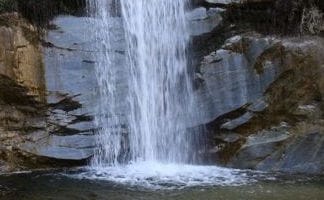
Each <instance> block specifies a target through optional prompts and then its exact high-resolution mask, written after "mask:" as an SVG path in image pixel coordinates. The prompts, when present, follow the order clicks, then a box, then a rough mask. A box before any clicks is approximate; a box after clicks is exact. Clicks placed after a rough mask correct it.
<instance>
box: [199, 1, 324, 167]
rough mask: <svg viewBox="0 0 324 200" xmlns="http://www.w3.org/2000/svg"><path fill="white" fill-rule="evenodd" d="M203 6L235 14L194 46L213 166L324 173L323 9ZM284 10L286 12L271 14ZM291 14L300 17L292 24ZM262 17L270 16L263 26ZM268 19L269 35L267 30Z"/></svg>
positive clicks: (307, 5)
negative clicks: (224, 9)
mask: <svg viewBox="0 0 324 200" xmlns="http://www.w3.org/2000/svg"><path fill="white" fill-rule="evenodd" d="M202 2H203V1H200V5H203V6H206V5H207V6H208V7H209V8H211V7H217V6H219V5H220V6H222V7H224V8H227V10H226V11H224V13H223V15H222V16H223V17H224V19H223V21H222V22H221V23H219V25H218V26H217V27H216V28H215V29H213V30H212V31H211V32H210V33H207V34H203V35H199V36H197V37H194V38H193V43H194V45H193V46H194V49H195V51H196V53H195V58H194V59H195V60H196V62H193V63H196V65H195V66H198V67H196V82H197V85H198V87H197V96H198V98H200V99H201V103H200V105H201V107H200V109H201V110H202V113H204V115H203V117H202V119H203V121H204V122H206V125H207V126H206V127H207V130H208V132H209V135H210V147H209V150H208V153H209V154H210V159H211V160H212V162H216V163H218V164H222V165H224V166H229V167H234V168H244V169H246V168H249V169H259V170H270V171H288V172H303V173H323V170H324V165H323V159H324V154H323V151H324V146H323V137H324V135H323V100H322V97H323V96H322V95H323V80H322V79H323V78H322V77H323V63H324V61H323V38H322V37H319V36H316V35H321V32H322V31H323V29H322V27H323V22H324V20H323V16H324V15H323V12H322V9H323V8H322V7H321V5H319V4H318V2H315V1H314V2H311V1H309V2H307V1H288V2H282V1H246V2H243V3H242V2H241V1H240V2H234V1H228V2H225V1H206V2H207V3H208V4H206V2H205V3H203V4H201V3H202ZM316 3H317V4H316ZM288 4H289V5H292V6H291V7H287V5H288ZM279 5H284V6H283V7H282V8H281V9H276V10H275V11H274V10H271V9H273V8H278V6H279ZM316 5H317V6H316ZM285 9H288V10H287V11H289V12H288V13H293V15H292V16H290V17H288V16H287V15H286V14H285V13H284V11H285ZM257 13H259V14H261V13H263V16H262V17H261V18H257V17H256V16H255V15H256V14H257ZM273 15H275V16H274V17H273V19H281V20H282V22H288V21H289V20H291V22H294V23H289V24H290V25H291V26H290V27H288V26H287V27H284V28H283V26H282V25H281V23H282V22H281V21H279V22H275V21H273V19H270V17H271V16H273ZM310 16H313V17H310ZM315 16H316V17H315ZM267 18H268V19H267ZM310 18H313V19H315V18H316V20H313V21H312V20H310ZM260 19H261V20H262V21H263V23H265V25H266V26H268V27H264V25H263V24H261V25H260V21H259V20H260ZM265 19H266V21H264V20H265ZM262 21H261V22H262ZM312 27H316V28H314V29H313V28H312ZM270 29H272V30H270ZM296 33H297V35H299V37H296V36H294V35H295V34H296ZM269 34H271V35H270V36H269ZM287 34H288V35H287ZM301 34H302V35H304V36H300V35H301ZM309 34H311V35H312V36H310V35H309ZM283 35H285V36H284V37H283ZM306 35H308V36H306ZM287 36H288V37H287ZM207 54H209V55H207Z"/></svg>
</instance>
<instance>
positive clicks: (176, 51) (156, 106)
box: [121, 0, 191, 162]
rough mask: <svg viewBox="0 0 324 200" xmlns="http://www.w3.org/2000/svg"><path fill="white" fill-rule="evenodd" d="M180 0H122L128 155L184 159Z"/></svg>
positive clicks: (184, 39)
mask: <svg viewBox="0 0 324 200" xmlns="http://www.w3.org/2000/svg"><path fill="white" fill-rule="evenodd" d="M185 4H186V1H185V0H156V1H146V0H137V1H130V0H124V1H121V6H122V13H123V19H124V24H125V30H126V40H127V44H128V58H129V67H130V71H131V76H130V79H129V85H130V86H131V87H130V93H129V94H130V95H129V103H130V105H131V109H130V113H131V115H130V120H129V122H130V132H131V135H130V152H131V156H132V160H138V159H141V160H158V161H164V162H188V161H189V149H190V147H189V142H190V138H189V137H188V136H187V135H186V132H185V121H186V119H185V113H186V112H188V111H189V108H190V105H189V104H190V101H189V97H190V93H191V91H190V90H191V89H190V83H189V79H188V73H187V67H186V66H187V65H186V64H187V61H186V46H187V43H188V40H189V36H188V32H189V31H187V29H186V28H187V27H186V17H185Z"/></svg>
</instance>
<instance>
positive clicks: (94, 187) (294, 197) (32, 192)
mask: <svg viewBox="0 0 324 200" xmlns="http://www.w3.org/2000/svg"><path fill="white" fill-rule="evenodd" d="M0 199H1V200H115V199H116V200H117V199H120V200H126V199H127V200H128V199H138V200H149V199H152V200H153V199H154V200H155V199H156V200H169V199H170V200H171V199H174V200H190V199H203V200H209V199H210V200H232V199H233V200H234V199H235V200H236V199H239V200H245V199H246V200H254V199H260V200H273V199H275V200H277V199H282V200H299V199H300V200H307V199H309V200H323V199H324V178H323V177H305V176H296V175H295V176H293V175H291V176H285V177H277V178H276V179H273V180H260V181H258V182H254V183H250V184H247V185H243V186H215V187H201V188H199V187H195V188H185V189H173V190H152V189H145V188H142V187H136V186H127V185H120V184H115V183H113V182H107V181H96V180H88V179H75V178H70V177H68V176H66V175H65V174H64V173H63V174H62V173H53V172H51V173H49V172H42V173H27V174H14V175H2V176H0Z"/></svg>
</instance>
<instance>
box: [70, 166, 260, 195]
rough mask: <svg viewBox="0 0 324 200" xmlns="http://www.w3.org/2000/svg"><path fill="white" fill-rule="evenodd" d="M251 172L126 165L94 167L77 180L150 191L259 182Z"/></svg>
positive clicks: (80, 175) (210, 168) (191, 167)
mask: <svg viewBox="0 0 324 200" xmlns="http://www.w3.org/2000/svg"><path fill="white" fill-rule="evenodd" d="M247 172H248V171H242V170H237V169H229V168H221V167H217V166H199V165H186V164H170V163H167V164H163V163H159V162H154V161H152V162H149V161H145V162H137V163H134V164H129V165H124V166H121V165H120V166H111V167H109V166H107V167H98V168H93V167H92V168H91V169H89V171H86V172H83V173H81V174H78V175H73V176H74V177H77V178H85V179H91V180H103V181H109V182H113V183H117V184H122V185H126V186H136V187H144V188H148V189H183V188H187V187H205V186H240V185H244V184H248V183H253V182H255V181H256V179H255V177H253V176H250V175H248V173H247Z"/></svg>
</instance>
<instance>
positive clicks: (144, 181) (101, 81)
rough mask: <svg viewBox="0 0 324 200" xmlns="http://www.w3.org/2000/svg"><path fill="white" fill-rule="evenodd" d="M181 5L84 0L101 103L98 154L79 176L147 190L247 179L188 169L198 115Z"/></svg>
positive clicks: (194, 156) (161, 0)
mask: <svg viewBox="0 0 324 200" xmlns="http://www.w3.org/2000/svg"><path fill="white" fill-rule="evenodd" d="M186 3H187V2H186V1H185V0H88V9H89V13H90V14H91V17H90V18H89V22H90V23H89V27H91V30H93V34H92V35H91V36H87V37H92V36H93V37H94V38H95V41H96V42H94V47H93V48H94V52H95V53H94V55H93V56H94V57H95V60H96V66H95V68H96V74H97V80H98V91H99V94H100V102H101V103H100V105H98V110H97V114H96V117H95V122H96V124H97V126H98V133H97V146H98V150H97V151H96V152H95V156H94V158H93V159H92V164H91V165H90V167H89V171H86V172H84V173H81V174H80V175H78V176H81V177H82V178H84V177H85V178H90V179H103V180H108V181H113V182H117V183H122V184H130V185H141V186H144V187H149V188H164V187H169V186H170V187H173V186H179V187H184V186H198V185H227V184H242V183H245V182H246V181H247V178H246V176H245V174H243V175H241V172H240V171H238V170H230V169H224V168H219V167H217V166H201V165H195V164H198V162H199V161H200V160H199V158H201V157H203V156H202V155H200V154H199V153H200V152H201V151H200V150H201V147H204V145H205V142H204V141H203V140H202V142H200V141H201V138H203V137H202V135H201V131H199V130H198V131H197V130H196V128H190V127H191V126H193V124H195V123H194V122H196V121H197V119H198V118H199V112H197V110H194V108H196V107H197V106H196V105H195V104H196V101H195V99H194V96H195V95H193V89H192V87H191V79H190V75H189V72H188V65H187V49H188V47H187V45H188V41H189V38H190V37H189V31H188V30H187V22H186V11H185V6H186ZM197 133H198V134H197ZM199 163H200V162H199Z"/></svg>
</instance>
